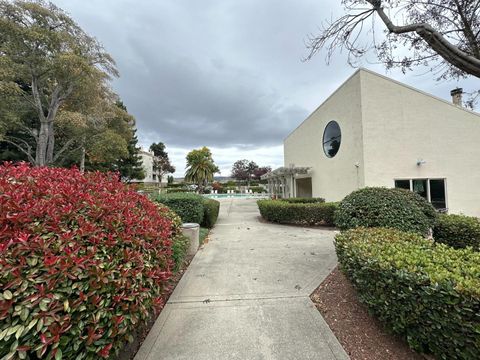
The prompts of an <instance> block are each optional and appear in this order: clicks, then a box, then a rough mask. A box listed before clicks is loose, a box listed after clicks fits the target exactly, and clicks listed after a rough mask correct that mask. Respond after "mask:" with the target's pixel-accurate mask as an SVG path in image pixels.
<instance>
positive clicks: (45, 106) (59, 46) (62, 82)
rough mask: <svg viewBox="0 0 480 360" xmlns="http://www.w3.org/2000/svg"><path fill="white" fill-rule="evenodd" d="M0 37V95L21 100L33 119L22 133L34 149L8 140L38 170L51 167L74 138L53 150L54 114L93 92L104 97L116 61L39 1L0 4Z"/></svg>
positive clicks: (3, 0) (56, 10) (1, 0)
mask: <svg viewBox="0 0 480 360" xmlns="http://www.w3.org/2000/svg"><path fill="white" fill-rule="evenodd" d="M0 34H1V36H0V68H2V69H3V70H2V71H0V83H1V84H2V86H1V87H0V91H1V92H2V93H8V94H9V95H10V96H16V97H18V98H20V99H21V101H22V105H23V106H29V107H30V108H31V109H33V110H34V111H35V113H36V119H37V123H36V124H35V125H36V127H34V128H26V129H24V130H25V131H26V132H28V134H29V136H30V137H31V138H32V139H33V140H34V143H35V150H34V151H33V149H32V148H31V146H30V145H28V146H26V145H25V144H24V142H23V141H22V139H18V138H14V137H10V138H8V142H9V144H11V145H13V146H16V147H17V148H18V149H19V150H20V149H21V151H22V152H24V153H25V154H26V155H27V157H28V158H29V159H30V160H34V161H32V162H34V163H35V164H36V165H37V166H44V165H49V164H53V163H54V162H55V161H56V160H58V154H59V153H60V154H61V153H63V152H64V151H65V149H66V148H69V147H71V146H72V144H73V143H74V142H75V141H77V140H78V139H76V138H70V139H68V140H66V141H65V142H64V144H63V145H62V148H60V149H59V150H57V149H55V141H56V133H55V132H56V128H55V124H56V122H57V115H58V114H59V112H60V111H61V110H62V108H63V107H64V106H65V105H67V104H68V102H69V101H71V100H72V99H74V98H76V99H82V98H83V94H89V93H90V92H91V91H92V89H95V90H97V91H103V92H104V93H105V94H106V95H105V96H108V93H109V92H110V89H109V87H108V85H107V83H108V80H109V79H110V76H118V72H117V70H116V68H115V62H114V60H113V59H112V57H111V56H110V55H109V54H108V53H106V52H105V51H104V49H103V48H102V46H101V45H100V44H99V42H98V41H97V40H96V39H95V38H93V37H90V36H88V35H87V34H86V33H85V32H84V31H83V30H82V29H81V28H80V27H79V26H78V25H77V24H76V23H75V22H74V21H73V20H72V19H71V18H70V17H69V16H68V15H66V14H65V12H64V11H63V10H61V9H60V8H58V7H57V6H55V5H54V4H52V3H46V2H44V1H42V0H32V1H21V0H14V1H7V0H0ZM23 84H26V85H28V86H22V85H23ZM0 107H2V106H0ZM70 107H73V105H72V104H70ZM110 135H111V134H110ZM110 137H112V136H110ZM2 140H3V141H5V139H4V138H2Z"/></svg>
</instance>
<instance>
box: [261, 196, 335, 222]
mask: <svg viewBox="0 0 480 360" xmlns="http://www.w3.org/2000/svg"><path fill="white" fill-rule="evenodd" d="M257 204H258V208H259V209H260V214H261V215H262V217H263V218H264V219H265V220H268V221H272V222H276V223H280V224H298V225H327V226H332V225H333V215H334V213H335V210H336V209H337V206H338V205H337V204H336V203H310V204H296V203H293V204H292V203H289V202H286V201H284V200H258V201H257Z"/></svg>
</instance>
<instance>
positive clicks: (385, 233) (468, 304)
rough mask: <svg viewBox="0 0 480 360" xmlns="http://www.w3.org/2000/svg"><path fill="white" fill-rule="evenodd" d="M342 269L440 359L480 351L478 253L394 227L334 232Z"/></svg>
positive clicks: (387, 319)
mask: <svg viewBox="0 0 480 360" xmlns="http://www.w3.org/2000/svg"><path fill="white" fill-rule="evenodd" d="M335 246H336V250H337V256H338V260H339V262H340V264H341V268H342V271H343V272H344V273H345V274H346V275H347V277H348V278H349V279H350V280H351V281H352V283H353V285H354V286H355V287H356V289H357V290H358V294H359V297H360V299H361V301H362V302H363V303H365V304H366V305H367V306H368V307H369V308H370V310H371V311H372V312H373V313H374V314H375V315H376V316H377V317H378V318H379V319H380V320H381V321H383V322H384V323H386V324H387V325H388V326H389V327H390V328H391V329H392V330H393V331H394V332H395V333H397V334H400V335H402V336H404V337H405V338H406V339H407V341H408V343H409V345H410V346H411V347H412V348H413V349H415V350H417V351H420V352H425V353H432V354H434V355H435V356H436V357H437V359H477V358H478V354H480V332H479V329H480V318H479V314H480V253H478V252H475V251H474V250H472V249H460V250H459V249H454V248H451V247H449V246H447V245H444V244H435V243H434V242H432V241H429V240H425V239H423V238H422V237H421V236H418V235H415V234H412V233H405V232H401V231H399V230H394V229H385V228H373V229H365V228H358V229H356V230H350V231H347V232H343V233H342V234H340V235H337V237H336V243H335Z"/></svg>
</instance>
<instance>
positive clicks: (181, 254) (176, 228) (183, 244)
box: [157, 203, 190, 272]
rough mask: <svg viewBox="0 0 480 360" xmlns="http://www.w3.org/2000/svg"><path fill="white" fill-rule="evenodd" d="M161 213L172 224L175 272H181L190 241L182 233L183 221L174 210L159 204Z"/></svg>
mask: <svg viewBox="0 0 480 360" xmlns="http://www.w3.org/2000/svg"><path fill="white" fill-rule="evenodd" d="M157 205H158V209H159V212H160V213H161V214H162V215H163V216H165V217H166V218H167V219H169V220H170V221H171V222H172V225H171V230H172V234H171V237H172V258H173V262H174V270H175V272H176V271H178V270H180V268H181V266H182V264H183V262H184V260H185V258H186V257H187V251H188V247H189V243H190V240H189V239H188V238H187V237H186V236H184V235H183V233H182V229H181V226H182V219H181V218H180V216H178V215H177V214H176V213H175V212H174V211H173V210H172V209H170V208H168V207H166V206H165V205H164V204H160V203H159V204H157Z"/></svg>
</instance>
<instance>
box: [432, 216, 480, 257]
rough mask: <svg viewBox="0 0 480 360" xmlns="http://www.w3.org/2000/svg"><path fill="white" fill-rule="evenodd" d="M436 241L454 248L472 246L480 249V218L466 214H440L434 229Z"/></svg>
mask: <svg viewBox="0 0 480 360" xmlns="http://www.w3.org/2000/svg"><path fill="white" fill-rule="evenodd" d="M433 238H434V239H435V241H437V242H440V243H444V244H447V245H450V246H453V247H454V248H464V247H467V246H472V247H473V248H474V249H475V250H477V251H479V250H480V220H479V219H478V218H476V217H471V216H465V215H446V214H443V215H440V217H439V220H438V222H437V225H436V226H435V228H434V229H433Z"/></svg>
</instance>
